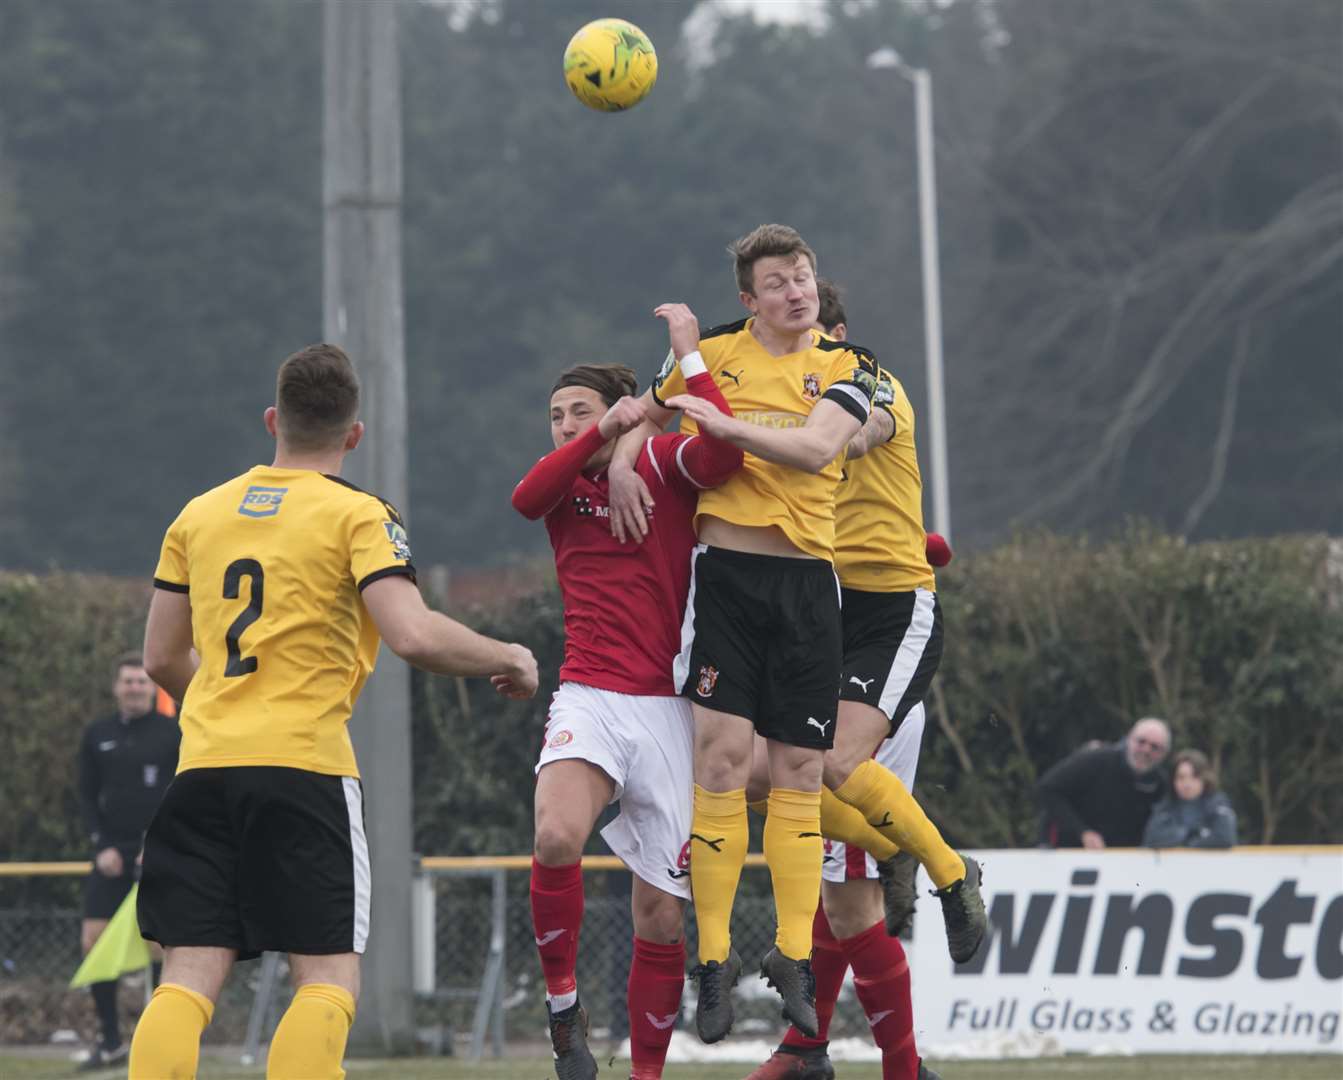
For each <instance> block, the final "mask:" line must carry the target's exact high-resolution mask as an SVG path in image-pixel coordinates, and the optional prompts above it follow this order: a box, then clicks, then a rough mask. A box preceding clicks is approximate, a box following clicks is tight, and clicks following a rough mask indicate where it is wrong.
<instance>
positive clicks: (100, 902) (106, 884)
mask: <svg viewBox="0 0 1343 1080" xmlns="http://www.w3.org/2000/svg"><path fill="white" fill-rule="evenodd" d="M117 850H118V851H119V852H121V873H120V874H118V875H117V876H116V877H107V876H105V875H103V874H100V873H98V870H97V868H96V867H95V868H94V871H93V873H91V874H90V875H89V876H88V880H87V881H85V882H84V918H86V919H110V918H111V917H112V916H113V915H115V914H116V913H117V908H119V907H121V902H122V901H123V900H125V899H126V897H127V895H128V894H129V893H130V891H131V886H132V885H134V884H135V870H136V867H135V857H136V856H137V855H139V854H140V849H139V848H117Z"/></svg>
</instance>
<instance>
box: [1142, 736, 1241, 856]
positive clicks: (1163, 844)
mask: <svg viewBox="0 0 1343 1080" xmlns="http://www.w3.org/2000/svg"><path fill="white" fill-rule="evenodd" d="M1171 762H1172V765H1173V772H1172V775H1171V784H1170V791H1169V792H1167V793H1166V797H1165V798H1164V799H1162V800H1161V801H1160V802H1159V803H1157V805H1156V809H1155V810H1153V811H1152V816H1151V818H1150V819H1149V820H1148V822H1147V828H1146V830H1145V831H1144V832H1143V837H1142V842H1143V846H1144V847H1155V848H1168V847H1199V848H1228V847H1235V846H1236V811H1235V810H1233V809H1232V808H1231V802H1230V800H1229V799H1228V798H1227V797H1226V796H1225V795H1223V794H1222V793H1221V792H1220V791H1218V790H1217V774H1216V773H1215V772H1213V768H1212V764H1211V763H1210V762H1209V761H1208V758H1207V756H1206V755H1205V754H1202V753H1200V752H1199V751H1198V750H1181V751H1180V752H1179V753H1178V754H1176V755H1175V757H1173V758H1172V759H1171Z"/></svg>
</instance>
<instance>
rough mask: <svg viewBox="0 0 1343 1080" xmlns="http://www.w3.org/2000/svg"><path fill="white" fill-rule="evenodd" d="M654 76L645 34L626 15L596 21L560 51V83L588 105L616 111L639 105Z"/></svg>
mask: <svg viewBox="0 0 1343 1080" xmlns="http://www.w3.org/2000/svg"><path fill="white" fill-rule="evenodd" d="M657 78H658V56H657V53H656V52H655V51H654V50H653V43H652V42H651V41H649V40H648V35H647V34H645V33H644V32H643V31H642V30H640V29H639V28H638V27H637V26H635V25H634V24H633V23H630V22H626V21H625V20H624V19H596V20H594V21H593V22H590V23H588V24H587V25H586V26H585V27H583V28H582V29H581V30H579V31H578V33H576V34H575V35H574V36H573V38H572V39H570V41H569V44H568V46H567V47H566V48H565V50H564V81H565V82H566V83H568V84H569V89H570V90H572V91H573V92H574V97H576V98H578V100H579V101H581V102H582V103H583V104H584V105H586V106H587V107H588V108H589V109H597V110H598V111H600V112H619V111H621V110H622V109H629V108H633V107H634V106H635V105H637V104H639V102H641V101H642V100H643V99H644V98H645V97H646V96H647V95H648V91H650V90H652V89H653V84H654V83H655V82H657Z"/></svg>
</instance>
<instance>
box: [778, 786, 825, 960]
mask: <svg viewBox="0 0 1343 1080" xmlns="http://www.w3.org/2000/svg"><path fill="white" fill-rule="evenodd" d="M765 862H766V863H767V864H768V866H769V876H770V882H771V884H772V885H773V886H774V910H775V913H776V914H777V915H778V919H779V929H778V933H776V934H775V936H774V944H775V945H777V946H778V947H779V952H781V953H783V955H784V956H786V957H788V958H789V959H790V960H805V959H806V958H807V957H808V956H810V955H811V927H812V923H813V922H815V920H816V905H817V904H818V903H819V902H820V899H821V793H820V792H819V791H789V790H788V789H786V788H774V789H773V790H772V791H771V792H770V793H769V816H768V817H766V818H765Z"/></svg>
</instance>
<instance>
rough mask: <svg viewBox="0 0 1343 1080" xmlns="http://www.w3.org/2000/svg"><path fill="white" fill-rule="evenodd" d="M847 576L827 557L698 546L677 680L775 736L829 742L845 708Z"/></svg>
mask: <svg viewBox="0 0 1343 1080" xmlns="http://www.w3.org/2000/svg"><path fill="white" fill-rule="evenodd" d="M841 659H842V654H841V651H840V625H839V582H838V579H837V578H836V577H835V570H834V567H832V566H831V565H830V564H829V563H828V562H822V561H821V560H819V559H790V558H781V557H778V556H774V555H751V554H747V553H745V552H741V551H727V550H724V549H723V548H711V547H705V546H704V545H703V544H701V545H699V546H698V547H696V548H695V553H694V555H693V556H692V562H691V578H690V596H689V598H688V600H687V601H686V614H685V623H684V625H683V629H682V633H681V652H680V655H679V656H677V658H676V664H675V674H674V680H675V682H676V687H677V690H678V691H679V692H680V693H681V694H684V695H685V696H686V697H688V698H689V699H690V700H691V701H692V702H694V703H695V704H697V705H703V706H704V707H705V708H708V709H717V710H719V711H720V712H725V713H731V714H732V715H734V716H743V717H745V718H746V719H748V720H750V721H751V722H752V723H753V724H754V725H755V729H756V731H758V732H759V733H760V734H761V735H763V736H764V737H765V738H767V739H774V740H776V741H777V742H782V743H788V744H790V745H792V746H807V747H815V748H818V749H822V750H828V749H830V747H831V746H832V745H833V744H834V741H835V714H836V711H837V710H838V708H839V695H838V694H837V693H836V688H837V687H838V685H839V671H840V661H841Z"/></svg>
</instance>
